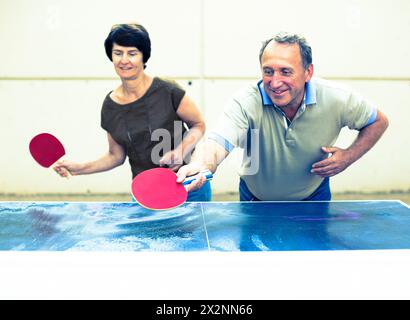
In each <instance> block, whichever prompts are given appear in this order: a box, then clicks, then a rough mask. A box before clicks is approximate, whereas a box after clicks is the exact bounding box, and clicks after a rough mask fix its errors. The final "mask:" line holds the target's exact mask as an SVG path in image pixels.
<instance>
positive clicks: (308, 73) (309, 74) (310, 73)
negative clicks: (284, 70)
mask: <svg viewBox="0 0 410 320" xmlns="http://www.w3.org/2000/svg"><path fill="white" fill-rule="evenodd" d="M313 71H314V67H313V64H310V65H309V67H308V68H307V69H306V70H305V75H306V79H305V82H309V81H310V79H312V77H313Z"/></svg>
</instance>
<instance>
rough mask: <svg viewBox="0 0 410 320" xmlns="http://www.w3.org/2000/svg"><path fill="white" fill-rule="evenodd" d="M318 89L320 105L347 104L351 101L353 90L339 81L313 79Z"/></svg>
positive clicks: (317, 94)
mask: <svg viewBox="0 0 410 320" xmlns="http://www.w3.org/2000/svg"><path fill="white" fill-rule="evenodd" d="M312 82H313V83H314V85H315V88H316V96H317V100H318V103H321V102H337V101H339V102H346V101H348V100H349V99H351V97H352V94H353V90H352V88H350V87H349V86H348V85H346V84H344V83H340V82H338V81H333V80H326V79H322V78H313V79H312Z"/></svg>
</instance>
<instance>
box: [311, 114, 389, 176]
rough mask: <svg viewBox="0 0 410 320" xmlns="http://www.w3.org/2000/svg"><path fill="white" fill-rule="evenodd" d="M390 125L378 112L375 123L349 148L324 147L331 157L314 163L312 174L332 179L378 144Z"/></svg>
mask: <svg viewBox="0 0 410 320" xmlns="http://www.w3.org/2000/svg"><path fill="white" fill-rule="evenodd" d="M388 125H389V121H388V119H387V117H386V116H385V115H384V114H383V113H382V112H380V111H379V110H378V111H377V117H376V119H375V121H374V122H373V123H372V124H370V125H368V126H366V127H364V128H363V129H361V130H360V132H359V135H358V136H357V139H356V140H355V141H354V142H353V143H352V145H351V146H350V147H349V148H347V149H341V148H337V147H322V151H323V152H324V153H328V154H330V156H329V158H327V159H325V160H322V161H319V162H316V163H314V164H313V165H312V170H311V171H310V172H312V173H314V174H317V175H319V176H321V177H332V176H334V175H336V174H338V173H340V172H342V171H343V170H345V169H346V168H347V167H348V166H350V165H351V164H352V163H353V162H355V161H356V160H358V159H359V158H360V157H361V156H363V155H364V154H365V153H366V152H367V151H369V150H370V149H371V148H372V147H373V146H374V145H375V144H376V142H377V141H378V140H379V139H380V137H381V136H382V134H383V133H384V131H386V129H387V127H388Z"/></svg>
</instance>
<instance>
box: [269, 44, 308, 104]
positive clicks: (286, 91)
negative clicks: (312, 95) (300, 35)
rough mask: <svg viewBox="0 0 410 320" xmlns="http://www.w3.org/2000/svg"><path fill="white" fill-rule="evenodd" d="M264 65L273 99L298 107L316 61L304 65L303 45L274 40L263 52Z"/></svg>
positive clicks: (273, 100) (279, 102)
mask: <svg viewBox="0 0 410 320" xmlns="http://www.w3.org/2000/svg"><path fill="white" fill-rule="evenodd" d="M261 69H262V81H263V85H264V88H265V91H266V93H267V94H268V96H269V97H270V98H271V100H272V102H273V103H274V104H275V105H276V106H278V107H280V108H287V107H291V108H295V109H296V108H298V107H299V106H300V104H301V103H302V100H303V96H304V92H305V91H304V90H305V83H306V82H308V81H309V80H310V79H311V78H312V75H313V65H310V66H309V67H308V69H307V70H305V69H304V68H303V62H302V56H301V54H300V49H299V45H298V44H296V43H295V44H281V43H277V42H275V41H274V40H272V41H271V42H270V43H269V44H268V45H267V46H266V48H265V50H264V52H263V55H262V59H261Z"/></svg>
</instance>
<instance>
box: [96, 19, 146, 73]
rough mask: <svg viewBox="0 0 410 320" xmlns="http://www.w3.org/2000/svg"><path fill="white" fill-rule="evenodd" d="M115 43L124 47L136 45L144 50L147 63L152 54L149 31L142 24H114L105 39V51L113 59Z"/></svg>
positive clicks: (143, 56) (143, 55) (144, 59)
mask: <svg viewBox="0 0 410 320" xmlns="http://www.w3.org/2000/svg"><path fill="white" fill-rule="evenodd" d="M114 43H116V44H118V45H120V46H124V47H136V48H137V49H138V50H139V51H141V52H142V59H143V61H144V68H145V63H146V62H147V61H148V59H149V58H150V56H151V40H150V38H149V34H148V31H147V30H146V29H145V28H144V27H143V26H142V25H140V24H136V23H135V24H115V25H113V26H112V28H111V31H110V33H109V34H108V37H107V39H105V41H104V47H105V53H106V54H107V57H108V59H110V60H111V61H112V47H113V45H114Z"/></svg>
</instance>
